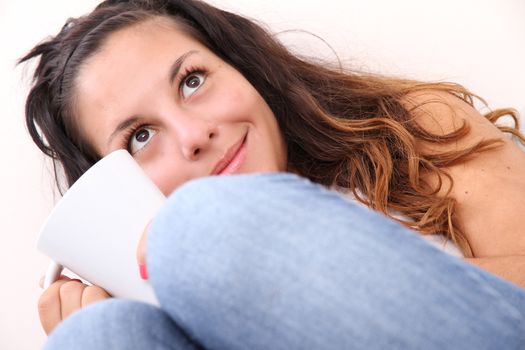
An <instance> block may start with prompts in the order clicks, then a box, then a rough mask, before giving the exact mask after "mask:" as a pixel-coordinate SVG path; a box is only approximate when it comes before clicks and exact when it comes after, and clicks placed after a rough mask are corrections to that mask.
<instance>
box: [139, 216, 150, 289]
mask: <svg viewBox="0 0 525 350" xmlns="http://www.w3.org/2000/svg"><path fill="white" fill-rule="evenodd" d="M150 223H151V222H150ZM150 223H148V225H146V228H145V229H144V231H143V233H142V236H141V237H140V240H139V243H138V246H137V263H138V265H139V274H140V277H141V278H142V279H144V280H147V279H148V271H147V268H146V241H147V238H148V230H149V226H150Z"/></svg>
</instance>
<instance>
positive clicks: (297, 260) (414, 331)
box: [46, 173, 525, 350]
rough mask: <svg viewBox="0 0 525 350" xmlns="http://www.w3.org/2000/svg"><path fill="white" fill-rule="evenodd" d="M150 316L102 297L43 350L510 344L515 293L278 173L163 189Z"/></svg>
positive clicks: (522, 312) (524, 308) (153, 245)
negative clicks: (154, 302) (166, 191)
mask: <svg viewBox="0 0 525 350" xmlns="http://www.w3.org/2000/svg"><path fill="white" fill-rule="evenodd" d="M147 244H148V254H147V263H148V270H149V275H150V282H151V283H152V285H153V288H154V290H155V293H156V295H157V297H158V299H159V301H160V304H161V307H160V308H157V307H154V306H151V305H147V304H143V303H140V302H136V301H129V300H107V301H103V302H99V303H96V304H93V305H91V306H88V307H86V308H84V309H82V310H81V311H78V312H76V313H74V314H73V315H72V316H70V317H69V318H68V319H66V320H65V321H64V322H62V324H61V325H60V326H59V327H57V329H55V331H54V332H53V333H52V334H51V336H50V337H49V340H48V342H47V344H46V349H197V348H205V349H228V350H231V349H272V350H277V349H287V350H290V349H292V350H293V349H462V350H465V349H476V350H480V349H523V348H525V293H524V291H523V290H522V289H520V288H518V287H516V286H514V285H512V284H510V283H507V282H505V281H503V280H501V279H499V278H497V277H495V276H493V275H491V274H489V273H487V272H484V271H482V270H480V269H478V268H476V267H474V266H471V265H470V264H467V263H465V262H463V261H461V260H460V259H458V258H455V257H452V256H449V255H447V254H446V253H443V252H441V251H439V250H438V249H436V248H434V247H433V246H431V245H430V244H428V243H427V242H425V241H424V240H423V239H421V238H420V237H418V236H417V234H415V233H413V232H411V231H409V230H407V229H406V228H404V227H402V226H401V225H399V224H397V223H395V222H393V221H391V220H389V219H387V218H385V217H383V216H382V215H380V214H378V213H375V212H373V211H371V210H369V209H367V208H365V207H363V206H361V205H359V204H356V203H354V202H352V201H351V200H347V199H345V198H344V197H343V196H342V195H340V194H338V193H336V192H333V191H329V190H327V189H325V188H324V187H322V186H320V185H317V184H313V183H311V182H310V181H308V180H306V179H304V178H300V177H298V176H295V175H292V174H286V173H277V174H255V175H254V174H252V175H238V176H225V177H208V178H201V179H197V180H193V181H190V182H188V183H186V184H185V185H183V186H181V187H180V188H179V189H177V190H176V191H175V192H174V193H173V194H172V195H171V196H170V197H169V198H168V200H167V202H166V205H165V206H164V207H163V208H162V210H161V212H160V213H159V214H158V215H157V217H156V219H155V220H154V222H153V224H152V226H151V231H150V235H149V238H148V243H147Z"/></svg>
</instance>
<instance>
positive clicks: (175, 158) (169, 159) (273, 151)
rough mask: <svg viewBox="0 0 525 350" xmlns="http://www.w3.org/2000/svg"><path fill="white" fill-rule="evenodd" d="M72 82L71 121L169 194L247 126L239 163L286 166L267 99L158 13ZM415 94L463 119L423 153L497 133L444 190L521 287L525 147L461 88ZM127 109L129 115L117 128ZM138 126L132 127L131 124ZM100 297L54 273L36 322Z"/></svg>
mask: <svg viewBox="0 0 525 350" xmlns="http://www.w3.org/2000/svg"><path fill="white" fill-rule="evenodd" d="M185 54H188V56H187V57H186V59H185V60H184V62H183V63H182V66H181V69H180V73H181V74H182V73H183V72H185V71H186V70H189V71H192V70H195V69H196V71H195V72H194V73H193V75H190V76H189V77H187V78H185V79H183V80H182V81H180V79H179V78H180V75H181V74H179V76H178V77H176V78H175V81H174V82H173V83H172V82H171V81H170V73H169V72H170V67H171V66H172V64H173V63H174V62H175V60H177V59H178V58H179V57H181V56H183V55H185ZM76 90H77V91H76V94H75V96H76V97H75V103H74V105H75V110H76V115H77V116H78V117H77V118H78V120H76V122H77V125H78V128H79V131H80V133H81V135H82V137H83V138H84V139H85V140H87V143H88V144H89V145H90V146H91V147H93V149H94V150H95V151H96V152H97V153H98V154H99V155H100V156H104V155H107V154H108V153H110V152H111V151H114V150H117V149H121V148H128V150H129V151H130V152H131V153H132V154H133V156H134V158H135V159H136V161H137V162H138V163H139V164H140V165H141V167H142V168H143V169H144V170H145V172H146V173H147V175H148V176H149V177H150V178H151V179H152V180H153V181H154V182H155V184H156V185H157V186H158V187H159V188H160V189H161V191H162V192H163V193H164V194H166V195H168V194H169V193H171V192H172V191H173V190H175V189H176V188H177V187H178V186H180V185H181V184H183V183H184V182H186V181H188V180H190V179H194V178H198V177H201V176H208V175H211V174H212V172H213V170H214V168H215V167H216V164H217V162H218V161H219V160H220V159H221V158H222V157H223V156H224V155H225V154H226V152H227V151H228V150H229V149H230V148H231V147H232V146H233V145H234V144H236V143H237V142H239V141H240V140H242V139H243V138H244V137H245V136H246V142H245V150H246V157H245V159H244V162H243V163H242V164H241V166H240V167H239V168H238V169H237V172H238V173H254V172H275V171H284V170H286V146H285V144H284V142H283V139H282V136H281V134H280V131H279V127H278V125H277V122H276V120H275V116H274V115H273V113H272V111H271V110H270V109H269V107H268V105H267V104H266V103H265V101H264V100H263V99H262V98H261V96H260V95H259V94H258V93H257V91H256V90H255V89H254V88H253V87H252V86H251V85H250V84H249V83H248V81H247V80H246V79H245V78H244V77H243V76H242V75H241V74H240V73H239V72H238V71H236V70H235V69H234V68H232V67H231V66H229V65H227V64H226V63H225V62H223V61H222V60H220V59H219V58H218V57H217V56H215V55H214V54H213V53H212V52H210V51H209V50H207V49H206V48H205V47H203V46H202V45H200V44H199V43H198V42H196V41H194V40H192V39H191V38H189V37H188V36H186V35H184V34H183V33H182V31H180V30H178V29H177V27H176V25H175V24H174V23H172V22H171V21H170V20H168V19H166V18H157V19H153V20H148V21H146V22H143V23H141V24H138V25H135V26H132V27H129V28H126V29H123V30H120V31H118V32H116V33H113V34H112V35H110V36H109V38H108V40H107V41H106V43H105V44H104V46H103V48H102V50H101V51H99V52H98V53H97V54H95V55H94V56H93V57H91V58H89V59H88V60H87V61H86V63H85V64H84V65H83V67H82V68H81V71H80V74H79V77H78V79H77V89H76ZM422 102H425V103H426V104H425V105H424V106H423V107H420V108H418V109H417V111H416V118H417V121H418V122H419V123H420V124H421V125H422V126H423V127H424V128H426V129H428V130H429V131H431V132H433V133H443V134H445V133H448V132H450V131H453V130H455V129H456V128H457V127H459V126H460V125H461V121H463V120H464V121H466V122H467V123H468V125H469V126H470V127H471V133H470V134H469V135H468V136H467V137H465V138H464V139H463V140H462V141H461V142H460V143H458V144H449V145H440V146H436V145H430V144H425V143H424V142H421V144H420V145H419V146H420V147H422V148H423V149H425V150H426V151H428V152H429V153H432V152H436V153H438V152H443V151H447V150H454V149H456V148H462V147H464V146H467V145H472V144H474V143H476V142H477V141H479V140H481V139H485V138H499V139H502V140H503V141H504V143H503V146H502V147H500V148H498V149H495V150H492V151H488V152H485V153H482V154H479V155H477V156H476V157H474V158H473V159H472V160H469V161H468V162H466V163H464V164H461V165H459V166H455V167H451V168H449V169H447V170H448V171H449V173H450V175H451V176H452V178H453V180H454V184H455V186H454V188H453V189H452V192H451V193H450V194H451V195H452V196H453V197H454V198H455V199H456V200H457V201H458V212H457V213H458V215H459V218H460V222H462V223H463V224H464V230H465V232H466V235H467V238H468V240H469V242H470V244H471V245H472V248H473V251H474V253H475V256H476V257H477V258H476V259H468V261H469V262H471V263H473V264H476V265H478V266H480V267H482V268H484V269H486V270H488V271H490V272H493V273H495V274H498V275H500V276H502V277H503V278H506V279H508V280H510V281H512V282H514V283H516V284H517V285H520V286H524V287H525V280H524V279H523V278H522V277H521V276H522V275H523V271H525V239H524V238H523V235H520V232H521V231H520V228H521V227H523V225H524V224H525V223H524V222H523V219H519V218H520V217H521V215H518V214H519V213H520V212H522V210H521V211H520V208H525V199H524V198H523V196H522V195H520V194H522V193H524V192H525V179H524V178H523V177H522V176H520V175H521V174H523V173H524V172H525V156H524V155H523V152H521V151H520V150H519V149H518V148H517V147H516V146H515V145H514V144H513V143H511V142H510V141H508V140H507V139H505V138H504V136H503V134H502V133H501V132H500V131H499V130H498V129H497V128H496V127H494V125H492V124H491V123H490V122H488V121H487V120H486V119H485V118H484V117H483V116H482V115H481V114H480V113H479V112H478V111H476V110H475V109H474V108H472V107H471V106H469V105H468V104H466V103H465V102H463V101H461V100H460V99H458V98H455V97H453V96H451V95H448V94H445V93H441V92H434V91H427V92H424V93H416V94H413V95H410V96H407V100H406V103H407V106H408V107H410V106H411V105H414V106H415V105H418V104H420V103H422ZM130 119H133V120H134V123H133V124H132V125H128V127H127V128H125V129H123V130H121V131H117V132H116V133H115V130H116V129H117V126H118V125H119V124H121V123H122V122H125V121H127V120H130ZM135 126H137V127H138V129H137V130H136V131H135V133H134V134H133V132H129V133H128V131H129V130H130V129H131V128H133V127H135ZM112 135H113V136H112ZM132 135H133V136H132ZM128 136H129V137H128ZM135 136H137V137H135ZM472 179H475V181H473V180H472ZM425 180H426V181H428V182H430V183H432V182H433V181H435V179H433V178H432V177H428V178H426V179H425ZM487 203H490V205H487ZM509 213H510V214H512V213H516V215H512V217H513V220H504V218H507V217H509ZM146 235H147V229H146V230H145V233H144V235H143V239H142V240H141V243H140V244H139V247H138V249H137V261H138V264H139V265H140V264H144V263H145V254H146V246H145V241H146ZM107 297H109V295H107V293H105V292H104V291H103V290H102V289H100V288H99V287H96V286H86V285H85V284H82V283H81V282H80V281H78V280H70V279H69V278H67V277H62V278H61V280H59V281H57V282H55V283H54V284H53V285H52V286H51V287H49V288H48V289H47V290H45V291H44V292H43V294H42V296H41V298H40V302H39V313H40V319H41V322H42V325H43V327H44V330H45V331H46V333H48V334H49V333H50V332H51V331H52V330H53V329H54V328H55V327H56V325H58V324H59V323H60V322H61V320H63V319H64V318H66V317H68V316H69V315H70V314H71V313H73V312H74V311H76V310H78V309H80V308H82V307H84V306H85V305H88V304H89V303H92V302H96V301H98V300H103V299H105V298H107Z"/></svg>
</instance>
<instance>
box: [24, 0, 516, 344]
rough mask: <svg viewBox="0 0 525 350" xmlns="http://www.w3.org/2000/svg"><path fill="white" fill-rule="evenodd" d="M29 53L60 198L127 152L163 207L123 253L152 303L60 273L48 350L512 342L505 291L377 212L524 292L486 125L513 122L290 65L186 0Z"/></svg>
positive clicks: (506, 187) (452, 99) (47, 306)
mask: <svg viewBox="0 0 525 350" xmlns="http://www.w3.org/2000/svg"><path fill="white" fill-rule="evenodd" d="M34 57H39V58H40V61H39V64H38V67H37V69H36V72H35V83H34V86H33V88H32V89H31V91H30V94H29V96H28V99H27V105H26V115H27V124H28V127H29V131H30V133H31V135H32V137H33V140H34V141H35V142H36V144H37V145H38V146H39V147H40V148H41V149H42V151H43V152H44V153H46V154H47V155H49V156H50V157H52V159H54V160H55V161H56V164H57V165H58V166H60V167H61V168H62V169H63V170H64V174H65V178H66V182H67V183H66V185H67V186H70V185H71V184H73V183H74V182H75V181H76V180H77V179H78V178H79V177H80V176H81V175H82V173H83V172H85V171H86V170H87V169H88V168H89V167H90V166H91V165H92V164H93V163H94V162H96V161H97V160H98V159H100V158H101V157H103V156H105V155H107V154H108V153H110V152H111V151H114V150H116V149H121V148H125V149H127V150H128V151H129V152H130V153H131V154H132V155H133V156H134V158H135V159H136V160H137V162H138V163H139V164H140V165H141V166H142V168H143V169H144V171H145V172H146V173H147V174H148V176H149V177H150V178H151V179H152V180H153V181H154V182H155V183H156V184H157V186H158V187H159V188H160V189H161V190H162V191H163V192H164V193H165V194H166V195H169V196H170V197H169V200H168V201H167V204H166V206H165V208H164V209H163V210H162V211H161V213H159V215H158V217H157V218H156V219H155V220H154V222H153V224H152V227H151V229H150V233H149V234H148V241H147V245H146V244H145V243H144V244H142V245H141V246H140V247H139V248H138V251H139V253H138V255H139V264H141V265H144V266H145V256H146V257H147V262H148V272H149V279H150V282H151V283H152V285H153V287H154V289H155V292H156V294H157V296H158V298H159V301H160V303H161V308H154V307H151V306H149V305H144V304H140V303H136V302H130V301H121V300H110V299H109V298H108V297H109V296H108V295H107V294H106V293H105V292H104V291H103V290H102V289H100V288H99V287H97V286H86V285H84V284H82V283H81V282H80V281H75V280H70V279H68V278H66V277H64V278H63V279H61V280H60V281H57V282H56V283H54V284H53V285H52V286H51V287H49V288H48V289H47V290H45V291H44V293H43V295H42V297H41V300H40V303H39V312H40V317H41V321H42V324H43V327H44V329H45V331H46V332H47V333H51V331H53V333H52V336H51V337H50V340H49V342H48V347H49V348H67V347H74V348H86V349H87V348H105V347H112V348H114V347H116V348H126V349H127V348H152V347H159V348H177V349H178V348H196V347H201V346H202V347H205V348H220V349H232V348H239V349H246V348H249V349H252V348H261V349H262V348H272V349H279V348H282V349H294V348H334V349H335V348H342V347H344V348H348V347H352V346H354V347H356V348H372V349H380V348H385V347H388V348H399V349H401V348H403V349H406V348H430V349H434V348H436V349H437V348H458V349H459V348H461V349H467V348H476V349H480V348H490V347H494V346H496V344H498V346H499V345H501V344H504V345H505V347H506V348H509V349H510V348H520V347H522V346H523V345H524V344H525V332H523V329H525V328H524V326H525V292H524V291H523V290H522V289H520V288H518V287H516V286H515V285H513V284H510V283H507V282H505V281H503V280H501V279H499V278H497V277H495V276H493V275H492V274H489V273H487V272H484V271H482V270H480V269H478V268H476V267H474V266H472V265H471V264H468V263H465V262H462V261H461V260H459V259H456V258H454V257H451V256H449V255H447V254H444V253H442V252H440V251H438V250H436V249H435V248H433V247H432V246H430V245H429V244H427V243H426V242H424V240H421V239H420V238H419V237H418V236H417V235H415V234H413V233H412V232H411V231H410V230H408V229H406V228H404V227H403V226H402V225H399V224H397V223H395V222H394V221H393V220H390V219H388V218H386V217H385V216H388V217H390V218H391V219H394V220H397V221H399V222H401V223H403V224H404V225H405V226H408V227H409V228H412V229H414V230H416V231H418V232H419V233H421V235H441V236H444V237H445V238H447V239H448V240H450V241H451V242H453V243H455V244H456V245H457V246H458V247H459V248H460V249H461V252H462V253H463V255H464V256H465V257H466V258H468V259H469V260H470V261H471V262H474V263H476V264H478V265H481V266H482V267H484V268H485V269H487V270H489V271H492V272H494V273H496V274H500V275H501V276H502V277H505V278H507V279H509V280H511V281H513V282H515V283H516V284H522V285H523V286H525V283H524V278H523V277H522V274H520V271H522V269H523V267H525V263H524V259H523V257H522V255H524V254H525V239H524V238H523V237H522V235H521V234H520V233H521V230H522V227H523V222H522V221H520V219H519V216H518V214H519V213H520V212H521V208H525V199H524V196H522V195H521V193H523V191H524V190H525V179H524V178H523V176H520V175H521V174H522V173H523V172H524V171H525V157H524V155H523V153H522V152H521V151H520V150H519V149H518V148H517V147H516V146H515V145H514V144H513V143H512V142H511V141H509V139H507V138H506V137H504V136H503V134H502V132H501V131H502V130H503V131H507V132H510V133H512V134H514V135H516V136H518V137H520V138H521V136H520V135H519V133H518V132H517V131H516V129H512V128H503V127H499V128H498V127H496V126H495V125H494V122H495V121H496V120H497V119H498V118H499V117H500V116H503V115H510V116H512V117H514V118H516V117H517V115H516V114H515V112H514V111H513V110H510V109H508V110H496V111H492V112H490V113H488V114H487V115H485V116H482V115H481V114H480V113H479V112H477V111H476V110H475V109H474V108H473V99H474V98H476V96H475V95H473V94H472V93H470V92H469V91H468V90H466V89H465V88H463V87H461V86H459V85H456V84H444V83H423V82H416V81H409V80H400V79H393V78H388V77H383V76H375V75H370V74H358V73H354V72H350V71H339V70H336V69H332V68H329V67H326V66H322V65H319V64H315V63H311V62H307V61H304V60H302V59H300V58H298V57H295V56H294V55H292V54H291V53H289V52H288V51H287V50H286V49H285V48H284V47H283V46H282V45H280V44H279V43H278V42H276V41H275V40H274V39H273V38H272V37H271V35H269V34H268V33H266V32H265V31H264V30H263V29H261V27H259V26H258V25H256V24H255V23H253V22H252V21H249V20H247V19H245V18H243V17H240V16H238V15H235V14H232V13H228V12H225V11H221V10H219V9H216V8H214V7H211V6H209V5H207V4H205V3H202V2H199V1H190V0H185V1H176V0H172V1H169V0H142V1H141V0H137V1H105V2H103V3H101V4H100V5H99V6H98V7H97V9H95V10H94V11H93V12H92V13H90V14H89V15H87V16H85V17H81V18H78V19H73V20H70V21H68V23H67V24H66V25H65V26H64V27H63V29H62V30H61V32H60V33H59V34H58V35H56V36H55V37H53V38H51V39H49V40H48V41H45V42H43V43H41V44H39V45H38V46H36V47H35V48H34V49H33V50H32V51H31V52H30V53H29V54H27V55H26V56H25V57H24V58H22V60H21V61H27V60H29V59H31V58H34ZM516 120H517V119H516ZM233 174H238V176H227V177H226V176H220V175H233ZM240 174H251V175H240ZM216 175H219V176H216ZM349 197H355V199H356V200H357V201H360V202H362V203H364V204H366V205H367V206H369V207H370V208H372V209H375V211H370V210H369V209H367V208H365V207H363V206H359V205H357V204H356V201H355V200H353V199H351V198H349ZM377 212H380V213H382V214H378V213H377ZM508 217H513V218H514V219H513V220H504V219H502V218H508ZM146 247H147V254H146ZM141 271H142V272H143V275H144V277H146V276H145V273H144V272H145V267H142V268H141ZM104 299H107V300H105V301H104V302H99V303H96V304H95V303H94V302H95V301H101V300H104ZM88 304H94V305H90V306H89V307H85V308H83V307H84V306H86V305H88ZM79 309H82V311H80V312H76V311H78V310H79ZM73 313H74V315H72V316H71V317H69V316H70V315H71V314H73ZM63 319H67V320H66V321H65V322H61V321H62V320H63ZM58 324H60V327H58V328H57V330H56V331H54V329H55V327H56V326H57V325H58Z"/></svg>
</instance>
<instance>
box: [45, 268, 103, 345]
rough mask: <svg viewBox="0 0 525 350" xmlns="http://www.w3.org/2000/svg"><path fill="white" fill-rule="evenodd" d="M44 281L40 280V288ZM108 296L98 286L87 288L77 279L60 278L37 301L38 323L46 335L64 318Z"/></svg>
mask: <svg viewBox="0 0 525 350" xmlns="http://www.w3.org/2000/svg"><path fill="white" fill-rule="evenodd" d="M43 281H44V279H43V278H42V279H41V280H40V287H42V286H43ZM109 297H110V295H109V294H108V293H107V292H106V291H105V290H104V289H102V288H100V287H98V286H88V285H86V284H84V283H82V282H81V281H80V280H78V279H71V278H69V277H66V276H60V279H59V280H58V281H56V282H54V283H53V284H51V285H50V286H49V287H48V288H47V289H46V290H44V292H43V293H42V295H41V296H40V299H39V300H38V314H39V315H40V323H41V324H42V327H43V328H44V331H45V332H46V334H48V335H49V334H50V333H51V332H52V331H53V329H54V328H55V327H56V326H57V325H58V324H59V323H60V322H61V321H62V320H64V319H65V318H66V317H68V316H69V315H71V314H72V313H73V312H75V311H77V310H80V309H81V308H83V307H85V306H87V305H89V304H92V303H94V302H97V301H101V300H104V299H107V298H109Z"/></svg>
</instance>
